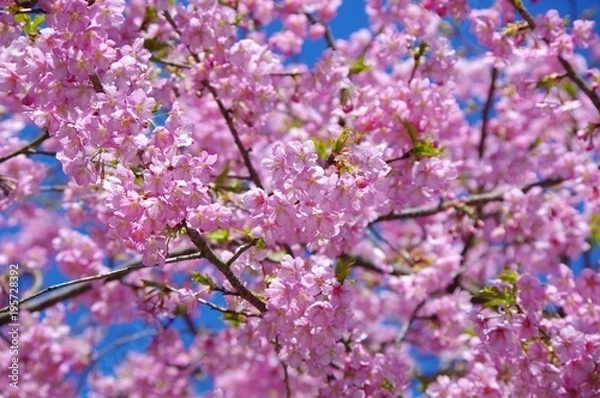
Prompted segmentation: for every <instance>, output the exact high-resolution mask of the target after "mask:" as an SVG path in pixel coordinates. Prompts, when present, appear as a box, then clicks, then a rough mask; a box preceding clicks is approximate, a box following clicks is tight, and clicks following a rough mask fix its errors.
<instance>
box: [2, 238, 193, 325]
mask: <svg viewBox="0 0 600 398" xmlns="http://www.w3.org/2000/svg"><path fill="white" fill-rule="evenodd" d="M199 258H203V256H202V255H201V254H200V253H197V252H191V253H190V250H184V251H181V252H178V253H177V254H174V255H173V256H172V257H170V258H168V259H166V263H167V264H170V263H175V262H179V261H187V260H194V259H199ZM148 267H151V266H144V265H143V264H142V262H141V261H139V260H135V261H132V262H130V263H129V264H126V265H125V266H123V267H121V268H119V269H117V270H114V271H111V272H106V273H103V274H97V275H92V276H87V277H83V278H79V279H74V280H71V281H67V282H63V283H58V284H56V285H52V286H49V287H47V288H46V289H43V290H40V291H39V292H37V293H35V294H33V295H31V296H29V297H26V298H24V299H22V300H21V301H19V309H20V310H26V311H30V312H34V311H41V310H44V309H46V308H48V307H51V306H52V305H54V304H57V303H60V302H63V301H65V300H68V299H71V298H73V297H77V296H79V295H81V294H83V293H85V292H87V291H89V290H91V289H92V283H91V282H93V281H96V280H104V281H105V282H110V281H114V280H117V279H119V278H121V277H123V276H125V275H127V274H129V273H130V272H132V271H135V270H138V269H142V268H148ZM56 290H60V292H59V293H58V294H55V295H51V296H49V297H46V298H45V299H43V300H39V301H34V302H31V301H32V300H34V299H36V298H38V297H40V296H43V295H46V294H47V293H50V292H53V291H56ZM9 322H10V313H9V308H8V307H4V308H1V309H0V326H2V325H5V324H7V323H9Z"/></svg>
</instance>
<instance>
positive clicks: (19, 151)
mask: <svg viewBox="0 0 600 398" xmlns="http://www.w3.org/2000/svg"><path fill="white" fill-rule="evenodd" d="M48 138H50V134H48V130H44V132H43V133H42V135H40V136H39V137H37V138H36V139H35V140H33V141H31V142H30V143H29V144H27V145H25V146H24V147H22V148H19V149H17V150H16V151H13V152H11V153H9V154H8V155H4V156H2V157H1V158H0V163H3V162H6V161H7V160H9V159H12V158H14V157H16V156H19V155H26V154H28V153H30V152H31V151H32V150H33V149H34V148H36V147H37V146H38V145H40V144H41V143H42V142H44V141H45V140H47V139H48Z"/></svg>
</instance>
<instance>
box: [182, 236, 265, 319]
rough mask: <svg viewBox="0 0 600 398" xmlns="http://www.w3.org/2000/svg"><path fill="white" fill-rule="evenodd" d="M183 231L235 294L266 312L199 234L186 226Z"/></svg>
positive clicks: (263, 306)
mask: <svg viewBox="0 0 600 398" xmlns="http://www.w3.org/2000/svg"><path fill="white" fill-rule="evenodd" d="M185 230H186V231H187V234H188V236H189V237H190V239H191V241H192V243H194V245H196V247H197V248H198V250H200V253H201V254H202V257H204V258H205V259H207V260H208V261H210V262H211V263H212V264H213V265H214V266H215V267H217V269H218V270H219V271H220V272H221V273H222V274H223V276H225V278H226V279H227V280H228V281H229V283H230V284H231V286H232V287H233V289H234V290H235V291H236V292H237V294H238V295H239V296H240V297H241V298H243V299H244V300H246V301H248V302H249V303H250V304H252V305H253V306H254V307H255V308H256V309H258V310H259V311H260V312H266V311H267V306H266V305H265V303H264V302H263V301H262V300H261V299H260V298H258V297H257V296H255V295H254V293H252V292H251V291H250V290H249V289H248V288H247V287H246V286H244V284H243V283H242V282H241V281H240V280H239V279H238V277H237V276H236V275H235V274H234V273H233V271H232V270H231V268H230V267H229V265H227V263H225V262H224V261H223V260H221V259H220V258H219V257H218V256H217V255H216V254H215V252H213V250H212V249H211V248H210V247H209V246H208V243H206V241H205V240H204V238H202V236H201V235H200V233H199V232H198V231H196V230H195V229H193V228H190V227H189V226H188V225H185Z"/></svg>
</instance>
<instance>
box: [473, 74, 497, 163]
mask: <svg viewBox="0 0 600 398" xmlns="http://www.w3.org/2000/svg"><path fill="white" fill-rule="evenodd" d="M496 79H498V68H496V67H492V77H491V82H490V89H489V90H488V96H487V99H486V100H485V105H484V106H483V112H482V116H481V120H482V122H481V138H480V139H479V148H478V151H477V153H478V155H479V159H481V158H482V157H483V154H484V152H485V139H486V137H487V126H488V122H489V120H490V111H491V110H492V103H493V101H494V92H495V91H496Z"/></svg>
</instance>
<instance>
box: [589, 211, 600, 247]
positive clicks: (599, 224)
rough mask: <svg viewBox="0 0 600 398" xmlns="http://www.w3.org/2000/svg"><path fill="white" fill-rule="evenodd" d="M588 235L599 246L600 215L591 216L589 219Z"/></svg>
mask: <svg viewBox="0 0 600 398" xmlns="http://www.w3.org/2000/svg"><path fill="white" fill-rule="evenodd" d="M590 233H591V235H592V239H594V241H595V242H596V244H600V213H595V214H592V217H591V218H590Z"/></svg>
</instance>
